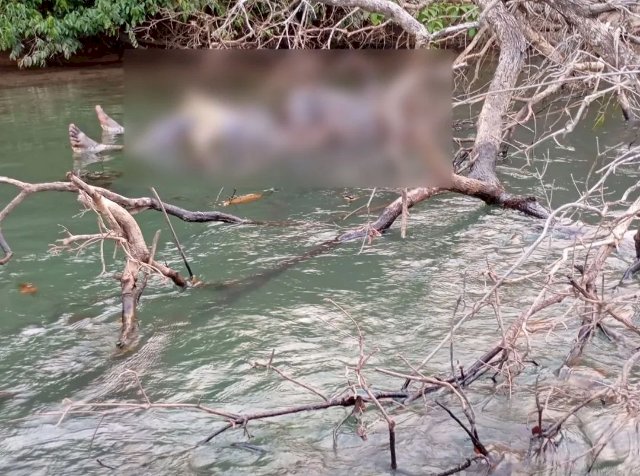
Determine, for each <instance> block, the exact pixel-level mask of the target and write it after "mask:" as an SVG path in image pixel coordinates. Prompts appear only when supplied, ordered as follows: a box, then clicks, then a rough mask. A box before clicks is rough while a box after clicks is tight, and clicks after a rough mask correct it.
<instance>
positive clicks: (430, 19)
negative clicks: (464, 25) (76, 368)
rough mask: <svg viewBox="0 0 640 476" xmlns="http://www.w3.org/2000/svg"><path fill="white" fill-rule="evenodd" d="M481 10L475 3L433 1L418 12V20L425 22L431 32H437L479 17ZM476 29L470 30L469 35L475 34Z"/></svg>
mask: <svg viewBox="0 0 640 476" xmlns="http://www.w3.org/2000/svg"><path fill="white" fill-rule="evenodd" d="M478 15H479V10H478V7H477V6H476V5H474V4H473V3H464V2H446V1H444V2H433V3H430V4H429V5H428V6H427V7H425V8H424V9H422V10H420V11H419V12H418V16H417V18H418V21H419V22H421V23H422V24H424V25H425V26H426V27H427V30H429V33H436V32H438V31H440V30H443V29H445V28H447V27H448V26H451V25H455V24H457V23H461V22H466V21H475V20H477V19H478ZM476 33H477V32H476V31H475V29H471V30H469V36H470V37H473V36H475V34H476Z"/></svg>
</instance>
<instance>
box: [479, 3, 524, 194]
mask: <svg viewBox="0 0 640 476" xmlns="http://www.w3.org/2000/svg"><path fill="white" fill-rule="evenodd" d="M477 3H478V5H480V6H481V7H482V9H483V10H487V14H486V21H487V23H488V24H489V26H490V27H491V29H492V30H493V32H494V33H495V35H496V37H497V39H498V42H499V44H500V56H499V58H498V65H497V66H496V69H495V71H494V73H493V79H492V80H491V84H490V86H489V93H488V94H487V96H486V99H485V101H484V104H483V106H482V110H481V112H480V116H479V117H478V124H477V134H476V140H475V143H474V146H473V150H472V151H471V160H472V164H471V170H470V172H469V177H471V178H474V179H477V180H480V181H482V182H486V183H489V184H492V185H497V186H499V185H500V181H499V180H498V177H497V176H496V161H497V159H498V152H499V150H500V144H501V142H502V124H503V120H504V117H505V115H506V113H507V110H508V108H509V104H510V103H511V97H512V95H513V92H512V88H513V87H514V86H515V84H516V81H517V80H518V76H519V75H520V70H521V69H522V66H523V64H524V54H525V51H526V49H527V43H526V41H525V38H524V35H523V34H522V31H521V29H520V26H519V25H518V22H517V21H516V19H515V18H514V17H513V15H512V14H511V13H510V12H509V11H508V10H507V7H506V6H505V5H504V4H503V3H502V2H495V1H492V0H477Z"/></svg>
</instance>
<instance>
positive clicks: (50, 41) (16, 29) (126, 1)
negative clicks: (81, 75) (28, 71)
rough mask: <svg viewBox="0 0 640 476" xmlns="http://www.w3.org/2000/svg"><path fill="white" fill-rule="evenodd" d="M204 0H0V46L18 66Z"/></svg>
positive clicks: (39, 63)
mask: <svg viewBox="0 0 640 476" xmlns="http://www.w3.org/2000/svg"><path fill="white" fill-rule="evenodd" d="M208 3H209V2H208V1H207V0H196V1H187V0H89V1H83V0H0V51H9V52H10V57H11V59H13V60H17V61H18V64H19V65H20V66H23V67H29V66H44V65H46V64H47V62H49V61H51V60H54V59H60V58H65V59H69V58H70V57H71V56H72V55H73V54H74V53H76V52H78V51H79V50H80V49H81V48H82V47H83V46H84V45H85V43H86V42H87V41H89V40H92V41H93V42H95V41H96V40H97V41H98V42H99V43H100V42H101V43H104V44H109V41H113V40H114V39H116V38H118V36H119V34H120V33H124V34H126V35H128V36H129V38H131V36H132V34H131V29H132V28H135V27H136V26H138V25H140V24H141V23H142V22H144V21H145V20H148V19H151V18H153V17H154V15H157V14H158V13H159V12H160V11H161V10H163V9H168V10H172V11H179V12H183V13H184V15H185V17H186V16H188V15H189V13H190V12H194V11H196V10H197V9H201V8H204V7H205V6H206V5H208Z"/></svg>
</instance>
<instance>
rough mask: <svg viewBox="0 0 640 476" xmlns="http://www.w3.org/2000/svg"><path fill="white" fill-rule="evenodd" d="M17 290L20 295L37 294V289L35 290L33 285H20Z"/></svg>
mask: <svg viewBox="0 0 640 476" xmlns="http://www.w3.org/2000/svg"><path fill="white" fill-rule="evenodd" d="M18 289H19V290H20V293H21V294H35V293H37V292H38V288H36V287H35V286H34V285H33V283H20V284H19V285H18Z"/></svg>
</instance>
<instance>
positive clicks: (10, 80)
mask: <svg viewBox="0 0 640 476" xmlns="http://www.w3.org/2000/svg"><path fill="white" fill-rule="evenodd" d="M88 80H95V81H104V80H124V75H123V62H122V59H121V58H120V57H119V56H118V55H117V54H107V55H98V56H76V57H74V58H73V59H72V60H70V61H69V62H68V63H66V64H64V65H62V66H47V67H46V68H29V69H20V68H18V65H17V63H16V62H15V61H12V60H11V59H9V54H8V53H6V52H4V53H0V88H15V87H24V86H33V85H38V84H45V83H58V82H59V83H63V82H73V81H88Z"/></svg>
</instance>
